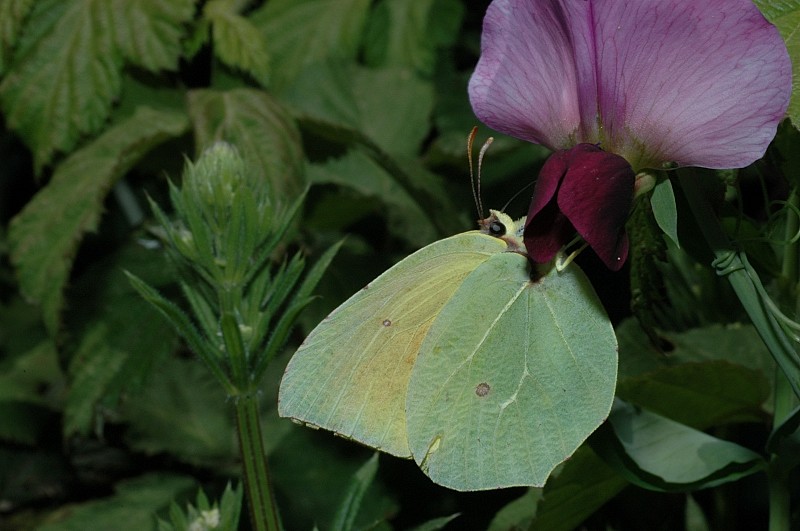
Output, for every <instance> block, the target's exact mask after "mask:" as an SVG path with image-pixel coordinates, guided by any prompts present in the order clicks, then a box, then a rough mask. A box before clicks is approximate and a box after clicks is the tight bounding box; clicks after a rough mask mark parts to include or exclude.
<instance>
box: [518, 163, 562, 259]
mask: <svg viewBox="0 0 800 531" xmlns="http://www.w3.org/2000/svg"><path fill="white" fill-rule="evenodd" d="M568 153H569V152H568V151H563V150H562V151H556V152H555V153H553V154H552V155H550V157H549V158H548V159H547V160H546V161H545V163H544V165H543V166H542V170H541V171H540V172H539V178H538V179H537V180H536V187H535V188H534V190H533V199H531V206H530V208H529V209H528V217H527V218H526V221H525V231H524V233H523V241H524V242H525V249H526V250H527V251H528V256H529V257H530V258H531V260H533V261H534V262H537V263H540V264H543V263H546V262H549V261H550V260H552V259H553V257H554V256H555V255H556V253H558V251H559V250H560V249H561V248H562V247H563V246H564V245H565V244H566V243H567V242H568V241H569V240H570V239H571V238H572V236H573V234H574V233H575V229H574V228H573V227H572V225H571V224H570V222H569V220H568V219H567V218H566V217H565V216H564V214H562V213H561V211H560V210H559V209H558V203H557V202H556V192H557V191H558V187H559V184H560V183H561V179H562V178H563V177H564V175H565V174H566V172H567V167H568V160H569V154H568Z"/></svg>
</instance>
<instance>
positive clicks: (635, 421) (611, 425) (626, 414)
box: [592, 400, 765, 492]
mask: <svg viewBox="0 0 800 531" xmlns="http://www.w3.org/2000/svg"><path fill="white" fill-rule="evenodd" d="M592 448H593V449H594V450H595V451H596V452H598V454H600V455H601V456H602V457H603V459H605V461H606V462H607V463H608V464H610V465H611V466H612V467H613V468H614V469H615V470H616V471H617V472H619V473H620V474H622V475H623V476H624V477H625V478H626V479H628V480H629V481H630V482H632V483H634V484H636V485H639V486H640V487H643V488H646V489H650V490H655V491H664V492H675V491H678V492H681V491H690V490H696V489H701V488H706V487H713V486H716V485H721V484H723V483H728V482H730V481H735V480H737V479H739V478H742V477H744V476H748V475H750V474H753V473H755V472H758V471H760V470H763V468H764V466H765V462H764V460H763V459H762V458H761V456H760V455H758V454H757V453H755V452H752V451H751V450H748V449H747V448H744V447H743V446H739V445H738V444H734V443H732V442H728V441H724V440H722V439H717V438H716V437H712V436H711V435H707V434H705V433H703V432H701V431H697V430H695V429H692V428H690V427H688V426H686V425H683V424H680V423H678V422H675V421H673V420H670V419H668V418H666V417H662V416H661V415H656V414H655V413H650V412H649V411H646V410H642V409H638V408H634V407H633V406H631V405H629V404H627V403H625V402H622V401H621V400H616V401H615V404H614V408H613V409H612V411H611V415H609V418H608V423H607V424H605V425H604V426H603V427H601V429H600V430H598V431H597V436H596V437H593V438H592Z"/></svg>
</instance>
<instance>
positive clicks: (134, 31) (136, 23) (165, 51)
mask: <svg viewBox="0 0 800 531" xmlns="http://www.w3.org/2000/svg"><path fill="white" fill-rule="evenodd" d="M84 1H86V0H84ZM100 3H101V4H102V3H103V2H100ZM195 4H196V2H195V0H169V1H168V2H164V1H163V0H112V1H111V2H110V6H109V10H110V11H111V16H112V17H113V21H114V38H115V41H116V43H117V46H119V49H120V51H121V52H122V55H123V57H124V58H125V59H126V60H128V61H130V62H131V63H133V64H135V65H138V66H141V67H144V68H145V69H147V70H150V71H153V72H156V71H158V70H177V68H178V60H179V59H181V54H182V52H183V48H182V40H183V39H184V38H186V30H185V26H186V24H187V23H188V22H190V21H191V20H192V17H193V16H194V12H195V9H196V6H195ZM93 9H95V10H96V9H97V8H96V7H95V8H93Z"/></svg>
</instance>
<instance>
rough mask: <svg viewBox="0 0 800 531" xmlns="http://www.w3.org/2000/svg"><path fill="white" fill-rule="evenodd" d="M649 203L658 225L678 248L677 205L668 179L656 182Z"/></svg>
mask: <svg viewBox="0 0 800 531" xmlns="http://www.w3.org/2000/svg"><path fill="white" fill-rule="evenodd" d="M650 204H651V205H652V207H653V216H654V217H655V218H656V223H658V226H659V227H661V230H663V231H664V234H666V235H667V237H668V238H669V239H670V240H672V241H673V242H674V243H675V245H676V246H678V248H680V246H681V244H680V242H679V241H678V207H677V206H676V205H675V192H674V191H673V190H672V182H671V181H670V180H669V179H664V180H663V181H661V182H659V183H658V184H656V187H655V189H654V190H653V195H652V196H651V197H650Z"/></svg>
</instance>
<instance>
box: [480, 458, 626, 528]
mask: <svg viewBox="0 0 800 531" xmlns="http://www.w3.org/2000/svg"><path fill="white" fill-rule="evenodd" d="M627 485H628V482H627V481H626V480H625V479H624V478H623V477H622V476H620V475H619V474H617V473H616V472H614V471H613V470H612V469H611V468H610V467H609V466H608V465H606V464H605V463H604V462H603V461H602V460H601V459H600V458H599V457H598V456H597V455H596V454H595V453H594V452H593V451H592V450H591V449H590V448H589V447H588V446H585V445H584V446H582V447H581V448H580V449H578V451H577V452H575V454H574V455H573V456H572V457H571V458H570V460H569V461H567V462H565V463H564V464H563V465H561V466H560V467H559V468H557V469H556V470H555V472H554V473H553V476H552V477H551V478H550V479H549V480H548V482H547V484H546V485H545V486H544V487H543V488H531V489H528V491H527V492H526V493H525V494H524V495H523V496H522V497H520V498H518V499H516V500H514V501H513V502H511V503H509V504H508V505H506V506H505V507H504V508H503V509H501V510H500V511H499V512H498V513H497V515H496V516H495V518H494V520H492V524H491V526H490V527H489V530H490V531H505V530H506V529H529V530H531V531H534V530H538V529H542V530H547V531H559V530H564V531H569V530H571V529H577V528H578V527H579V525H580V523H581V522H583V521H584V520H586V518H588V517H589V516H590V515H591V514H592V513H594V512H595V511H596V510H597V509H599V508H600V507H601V506H602V505H603V504H605V503H606V502H607V501H608V500H610V499H611V498H613V497H614V496H616V495H617V494H618V493H619V492H620V491H621V490H622V489H623V488H624V487H626V486H627Z"/></svg>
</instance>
